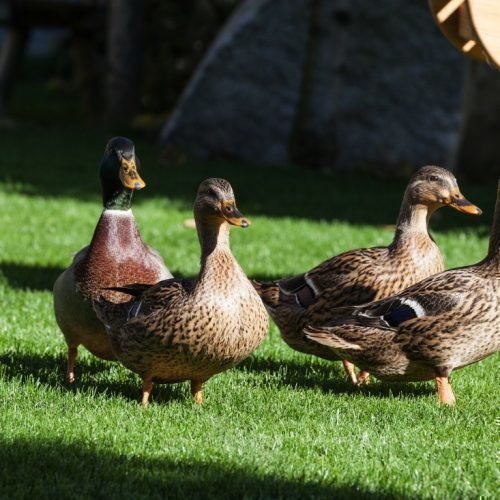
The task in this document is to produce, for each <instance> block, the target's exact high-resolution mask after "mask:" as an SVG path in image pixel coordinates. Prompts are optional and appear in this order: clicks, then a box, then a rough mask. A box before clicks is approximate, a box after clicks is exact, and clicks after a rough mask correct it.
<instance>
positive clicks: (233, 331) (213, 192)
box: [94, 179, 268, 405]
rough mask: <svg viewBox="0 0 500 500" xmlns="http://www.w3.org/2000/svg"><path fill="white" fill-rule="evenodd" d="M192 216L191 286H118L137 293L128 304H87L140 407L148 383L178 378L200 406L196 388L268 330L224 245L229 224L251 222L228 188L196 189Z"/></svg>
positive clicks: (214, 182)
mask: <svg viewBox="0 0 500 500" xmlns="http://www.w3.org/2000/svg"><path fill="white" fill-rule="evenodd" d="M194 218H195V221H196V229H197V232H198V238H199V241H200V246H201V269H200V272H199V274H198V277H197V278H196V279H195V280H178V279H171V280H166V281H163V282H161V283H158V284H157V285H155V286H153V287H151V288H148V289H146V290H144V287H138V288H137V287H130V288H125V289H122V290H123V291H127V292H128V293H130V294H132V295H137V297H136V298H135V299H133V300H131V301H130V302H129V303H128V304H121V305H113V304H109V303H107V302H106V301H97V302H96V303H95V304H94V306H95V308H96V311H97V313H98V315H99V317H100V318H101V319H102V320H103V322H104V323H105V324H106V326H107V328H108V331H109V335H110V338H111V342H112V346H113V350H114V352H115V353H116V355H117V357H118V359H119V360H120V361H121V362H122V363H123V364H124V365H125V366H126V367H127V368H129V369H130V370H132V371H134V372H136V373H138V374H139V375H140V376H141V378H142V381H143V387H142V403H143V405H147V404H148V400H149V395H150V393H151V391H152V388H153V382H157V383H172V382H182V381H185V380H190V381H191V392H192V394H193V397H194V401H195V402H196V403H202V384H203V383H204V382H205V381H207V380H208V379H209V378H210V377H212V376H213V375H215V374H216V373H219V372H222V371H224V370H226V369H228V368H230V367H232V366H234V365H236V364H238V363H240V362H241V361H243V360H244V359H245V358H247V357H248V356H249V355H250V354H251V353H252V352H253V351H254V350H255V349H256V348H257V347H258V346H259V344H260V343H261V342H262V340H263V339H264V337H265V336H266V333H267V330H268V317H267V313H266V309H265V307H264V305H263V304H262V301H261V300H260V298H259V296H258V294H257V293H256V291H255V289H254V288H253V286H252V284H251V283H250V281H249V280H248V278H247V277H246V276H245V273H244V272H243V270H242V269H241V267H240V265H239V264H238V262H237V261H236V259H235V258H234V256H233V254H232V253H231V249H230V247H229V227H230V224H231V225H234V226H240V227H247V226H248V225H249V224H250V223H249V221H248V219H245V218H244V217H243V215H242V214H241V213H240V211H239V210H238V209H237V208H236V203H235V198H234V194H233V189H232V188H231V185H230V184H229V182H227V181H226V180H224V179H207V180H205V181H203V182H202V183H201V185H200V187H199V189H198V194H197V196H196V201H195V203H194Z"/></svg>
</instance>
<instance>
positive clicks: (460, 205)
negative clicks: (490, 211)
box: [446, 193, 483, 215]
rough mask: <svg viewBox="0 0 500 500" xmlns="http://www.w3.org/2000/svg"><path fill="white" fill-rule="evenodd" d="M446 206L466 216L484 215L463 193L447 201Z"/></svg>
mask: <svg viewBox="0 0 500 500" xmlns="http://www.w3.org/2000/svg"><path fill="white" fill-rule="evenodd" d="M446 204H447V205H449V206H450V207H452V208H454V209H455V210H458V211H459V212H464V213H466V214H472V215H481V214H482V213H483V211H482V210H481V209H480V208H479V207H477V206H476V205H474V204H473V203H471V202H470V201H469V200H467V199H466V198H465V197H464V196H463V195H462V194H461V193H460V194H459V195H458V196H455V197H453V198H450V199H449V200H447V203H446Z"/></svg>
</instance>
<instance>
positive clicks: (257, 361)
mask: <svg viewBox="0 0 500 500" xmlns="http://www.w3.org/2000/svg"><path fill="white" fill-rule="evenodd" d="M83 350H84V348H82V347H80V350H79V352H80V353H81V352H83ZM309 361H310V360H309V358H306V357H304V362H300V361H297V360H274V359H272V358H262V357H259V356H252V357H250V358H248V359H246V360H245V361H244V362H243V363H241V364H240V365H238V366H237V367H235V368H234V369H236V370H240V371H243V372H247V373H252V372H255V373H264V372H267V373H269V374H271V375H272V376H273V378H272V380H271V384H275V385H276V387H277V388H278V387H281V388H286V389H290V390H292V391H293V390H295V389H297V388H302V389H306V390H307V389H319V390H321V391H322V392H323V393H325V394H329V395H331V397H332V398H335V396H336V395H340V394H357V393H359V392H361V393H362V394H363V396H364V397H374V398H378V399H385V398H392V397H395V396H405V397H420V396H426V395H429V394H432V393H433V392H434V388H433V386H431V385H430V384H424V383H420V384H403V383H401V384H400V383H391V384H387V383H372V384H370V385H368V386H365V387H362V388H361V389H358V388H356V387H353V386H352V384H351V383H350V382H349V381H348V380H347V379H346V376H345V374H344V373H343V371H342V368H341V365H340V362H339V363H336V362H332V363H329V364H325V363H315V364H314V365H311V364H310V362H309ZM113 366H114V364H113V363H111V362H105V361H102V360H99V359H98V358H95V357H90V358H88V357H86V358H85V359H83V358H81V357H80V358H79V359H78V361H77V364H76V368H75V374H76V381H75V382H74V383H73V384H68V383H67V382H66V373H65V369H66V357H65V356H64V355H59V356H54V355H51V354H36V353H29V352H17V351H14V350H10V351H7V352H4V353H2V354H0V378H3V379H6V380H21V381H23V380H34V381H36V382H37V383H40V384H42V385H44V386H46V387H47V388H50V389H53V390H57V391H70V392H76V391H77V392H81V393H86V394H91V395H96V396H97V395H104V396H107V397H118V398H123V399H125V400H128V401H130V402H136V403H138V401H139V396H140V387H141V383H140V379H139V377H137V376H136V375H134V374H132V373H131V372H129V377H128V378H127V379H125V380H124V379H123V377H120V378H117V377H114V376H111V377H110V376H109V373H106V372H109V371H110V370H111V369H112V367H113ZM256 383H257V385H259V384H260V383H259V382H258V381H257V382H256ZM188 400H190V396H189V391H188V385H187V384H182V383H181V384H157V385H156V387H155V390H154V391H153V394H152V401H154V402H155V403H156V404H168V403H169V402H171V401H188Z"/></svg>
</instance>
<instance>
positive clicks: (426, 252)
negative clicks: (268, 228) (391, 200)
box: [254, 167, 480, 360]
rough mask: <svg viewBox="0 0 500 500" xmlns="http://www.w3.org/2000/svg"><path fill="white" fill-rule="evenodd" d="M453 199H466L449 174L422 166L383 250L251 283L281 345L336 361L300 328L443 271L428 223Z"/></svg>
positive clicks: (368, 250) (353, 253) (370, 250)
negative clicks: (334, 309) (286, 276)
mask: <svg viewBox="0 0 500 500" xmlns="http://www.w3.org/2000/svg"><path fill="white" fill-rule="evenodd" d="M434 178H436V179H437V180H431V179H434ZM454 196H455V197H457V199H459V197H461V198H460V199H463V200H465V199H464V198H463V197H462V195H461V194H460V192H459V190H458V186H457V184H456V179H455V177H454V176H453V174H451V173H450V172H449V171H447V170H445V169H442V168H439V167H422V168H421V169H420V170H418V171H417V173H416V174H415V175H414V176H413V177H412V179H411V180H410V182H409V184H408V187H407V189H406V191H405V195H404V197H403V202H402V205H401V209H400V213H399V217H398V221H397V224H396V234H395V236H394V240H393V242H392V243H391V244H390V245H389V246H388V247H374V248H363V249H358V250H351V251H348V252H344V253H342V254H340V255H338V256H336V257H333V258H331V259H329V260H327V261H325V262H323V263H321V264H320V265H318V266H317V267H315V268H314V269H312V270H311V271H308V272H306V273H304V274H302V275H298V276H294V277H292V278H285V279H282V280H279V281H276V282H274V283H258V284H257V283H255V285H254V286H255V287H256V289H257V291H258V292H259V294H260V295H261V298H262V300H263V301H264V303H265V304H266V307H267V309H268V312H269V314H270V315H271V316H272V318H273V319H274V321H275V322H276V324H277V325H278V327H279V329H280V331H281V334H282V337H283V339H284V340H285V342H286V343H287V344H288V345H289V346H290V347H292V348H293V349H296V350H298V351H301V352H305V353H308V354H314V355H316V356H319V357H323V358H326V359H330V360H335V359H339V358H338V357H337V355H336V354H334V353H333V352H332V350H331V349H326V348H325V347H324V346H323V345H320V344H318V343H313V342H311V341H310V340H309V339H308V338H307V337H306V336H305V335H304V333H303V328H304V327H305V326H306V325H309V324H321V323H322V322H323V321H326V320H327V319H328V317H329V314H330V311H331V309H333V308H337V307H343V306H349V305H356V304H362V303H366V302H369V301H374V300H379V299H381V298H384V297H388V296H390V295H392V294H394V293H397V292H399V291H401V290H403V289H405V288H407V287H408V286H410V285H412V284H414V283H416V282H418V281H420V280H422V279H424V278H427V277H428V276H431V275H433V274H436V273H438V272H441V271H443V269H444V264H443V259H442V256H441V253H440V251H439V248H438V247H437V245H436V243H435V242H434V240H433V239H432V238H431V236H430V235H429V233H428V227H427V221H428V218H429V217H430V215H431V214H432V213H433V212H434V211H435V210H437V209H438V208H440V207H441V206H443V205H445V204H449V203H448V201H446V202H445V201H444V200H449V199H452V198H453V197H454ZM464 203H465V202H464ZM471 206H472V207H473V205H471ZM474 208H476V209H477V207H474ZM476 213H480V211H479V210H478V209H477V210H476Z"/></svg>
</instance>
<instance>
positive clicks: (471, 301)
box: [305, 182, 500, 405]
mask: <svg viewBox="0 0 500 500" xmlns="http://www.w3.org/2000/svg"><path fill="white" fill-rule="evenodd" d="M305 334H306V336H307V338H308V339H309V340H310V341H312V342H314V343H315V344H317V345H321V346H322V347H323V348H326V349H329V350H331V351H332V352H333V353H334V354H335V355H336V356H339V357H341V358H343V359H349V360H350V361H351V362H353V363H354V364H356V365H357V366H359V367H361V368H362V369H364V370H369V371H370V373H373V374H374V375H376V376H377V377H378V378H380V379H382V380H399V381H420V380H431V379H435V381H436V385H437V390H438V396H439V400H440V401H441V402H442V403H444V404H446V405H453V404H454V403H455V396H454V394H453V391H452V389H451V385H450V382H449V377H450V375H451V373H452V371H453V370H456V369H458V368H462V367H464V366H467V365H470V364H471V363H475V362H476V361H479V360H481V359H483V358H485V357H486V356H489V355H490V354H493V353H495V352H497V351H498V350H499V349H500V182H499V184H498V189H497V200H496V208H495V215H494V218H493V227H492V230H491V236H490V243H489V249H488V254H487V256H486V257H485V258H484V259H483V260H482V261H481V262H479V263H478V264H474V265H472V266H467V267H461V268H457V269H452V270H449V271H445V272H442V273H440V274H437V275H435V276H431V277H429V278H427V279H425V280H423V281H421V282H420V283H417V284H415V285H413V286H411V287H410V288H407V289H406V290H404V291H403V292H401V293H399V294H397V295H393V296H392V297H389V298H386V299H383V300H380V301H377V302H373V303H371V304H366V305H361V306H354V307H345V308H339V309H333V310H331V311H330V318H329V320H328V321H326V322H323V323H313V324H312V326H307V327H306V329H305Z"/></svg>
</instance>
